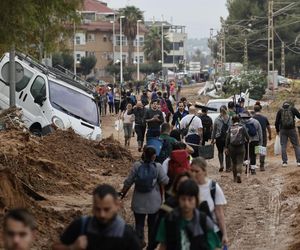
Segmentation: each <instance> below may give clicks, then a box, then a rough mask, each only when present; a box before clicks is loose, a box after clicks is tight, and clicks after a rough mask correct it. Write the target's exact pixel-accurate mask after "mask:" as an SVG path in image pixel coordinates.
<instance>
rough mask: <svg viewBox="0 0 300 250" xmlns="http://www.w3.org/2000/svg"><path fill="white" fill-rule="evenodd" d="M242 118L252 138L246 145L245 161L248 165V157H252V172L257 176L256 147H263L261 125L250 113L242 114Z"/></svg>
mask: <svg viewBox="0 0 300 250" xmlns="http://www.w3.org/2000/svg"><path fill="white" fill-rule="evenodd" d="M240 117H241V118H242V121H241V122H242V124H243V125H244V126H245V128H246V130H247V133H248V135H249V137H250V140H249V143H246V144H245V147H246V153H245V161H246V165H248V164H249V163H248V161H249V159H248V155H249V157H250V171H251V174H252V175H255V174H256V154H255V147H256V146H261V145H262V143H263V135H262V129H261V126H260V123H259V122H258V121H257V120H256V119H253V118H252V117H251V115H250V113H249V112H248V111H244V113H241V114H240Z"/></svg>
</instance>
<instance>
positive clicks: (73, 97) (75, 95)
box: [49, 81, 99, 126]
mask: <svg viewBox="0 0 300 250" xmlns="http://www.w3.org/2000/svg"><path fill="white" fill-rule="evenodd" d="M49 95H50V102H51V104H52V106H53V107H54V108H56V109H58V110H60V111H62V112H64V113H67V114H68V115H71V116H74V117H76V118H78V119H81V120H83V121H85V122H88V123H90V124H92V125H95V126H99V116H98V107H97V104H96V102H95V101H94V100H93V99H92V98H90V97H88V96H86V95H83V94H81V93H80V92H77V91H75V90H73V89H70V88H68V87H65V86H63V85H60V84H58V83H56V82H53V81H49Z"/></svg>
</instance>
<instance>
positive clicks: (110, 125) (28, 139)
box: [0, 85, 300, 250]
mask: <svg viewBox="0 0 300 250" xmlns="http://www.w3.org/2000/svg"><path fill="white" fill-rule="evenodd" d="M199 87H200V86H199V85H196V86H193V87H188V88H185V89H184V90H183V95H185V96H187V97H188V99H189V100H191V101H193V102H194V101H196V100H197V101H203V102H204V100H201V99H200V100H198V97H197V96H196V92H197V91H198V89H199ZM115 120H116V116H110V115H108V116H106V117H102V129H103V131H104V137H109V139H107V140H105V141H104V142H103V143H101V144H97V143H91V142H88V141H86V140H83V139H81V138H80V137H78V136H76V135H75V134H74V133H72V132H71V131H69V132H59V131H58V132H57V133H55V134H53V135H50V136H48V137H44V138H41V139H40V138H35V137H32V136H30V135H29V134H27V133H23V131H20V130H9V131H6V132H0V149H1V150H0V159H1V161H0V218H2V215H3V214H4V212H5V210H6V209H9V208H11V207H15V206H25V207H29V208H30V209H31V210H32V211H33V213H34V214H35V215H36V217H37V219H38V225H39V230H38V234H39V237H38V238H37V239H38V240H37V242H36V247H35V249H50V246H51V243H52V242H53V241H55V240H56V239H57V237H58V235H59V233H60V232H61V231H62V230H63V228H64V227H65V226H66V225H67V224H68V223H69V222H70V221H71V220H72V219H73V218H75V217H76V216H80V215H81V214H82V213H85V214H86V213H90V211H91V192H92V190H93V188H94V187H95V185H97V184H100V183H110V184H112V185H113V186H115V187H116V188H117V189H118V190H119V189H120V188H121V187H122V183H123V180H124V178H125V177H126V175H127V174H128V172H129V171H130V167H131V164H132V162H133V161H134V159H138V158H139V157H140V153H138V151H137V145H136V142H135V140H136V137H134V138H132V145H131V147H130V149H129V150H130V152H131V154H130V152H128V151H127V150H125V149H123V148H122V147H121V146H120V145H119V144H118V143H117V142H116V141H114V140H113V139H112V137H110V136H111V135H113V137H114V139H119V140H120V142H121V144H122V143H123V133H122V132H120V133H118V132H117V131H115V129H114V122H115ZM272 147H273V142H270V147H269V156H268V157H267V169H266V172H259V171H258V172H257V175H255V176H249V177H248V178H247V177H246V175H243V183H242V184H236V183H233V181H232V175H231V174H230V173H222V174H220V173H219V172H218V164H217V161H216V160H212V161H210V162H209V164H210V167H209V176H210V177H211V178H213V179H216V180H217V181H218V182H219V183H220V185H221V186H222V188H223V190H224V193H225V196H226V199H227V202H228V205H227V207H226V222H227V228H228V235H229V241H230V244H229V249H233V250H248V249H249V250H250V249H251V250H253V249H255V250H259V249H266V250H268V249H270V250H271V249H272V250H298V249H300V196H299V194H300V184H299V179H300V168H297V167H296V163H295V159H294V155H293V152H292V149H291V148H289V154H290V161H289V162H290V166H289V167H288V168H286V169H283V168H282V167H281V160H280V157H275V156H274V155H273V150H272ZM131 155H132V156H131ZM24 185H25V186H24ZM26 187H27V188H29V190H31V191H35V192H37V193H38V194H39V195H41V196H42V197H43V198H45V200H42V201H38V200H36V199H34V198H36V197H35V196H34V195H33V194H32V193H30V192H28V190H27V192H25V191H26V190H25V189H26ZM131 194H132V191H131V192H130V193H129V195H128V196H127V197H126V199H124V200H123V204H122V211H121V213H122V215H123V216H124V217H125V219H126V220H127V221H128V222H129V223H133V217H132V213H131V210H130V197H131ZM0 247H1V244H0Z"/></svg>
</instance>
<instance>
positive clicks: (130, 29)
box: [120, 6, 144, 65]
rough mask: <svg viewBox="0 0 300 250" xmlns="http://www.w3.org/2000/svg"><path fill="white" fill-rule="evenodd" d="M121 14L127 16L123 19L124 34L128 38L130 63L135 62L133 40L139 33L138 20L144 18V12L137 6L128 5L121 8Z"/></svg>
mask: <svg viewBox="0 0 300 250" xmlns="http://www.w3.org/2000/svg"><path fill="white" fill-rule="evenodd" d="M120 16H125V18H124V19H123V20H122V26H123V27H122V28H123V29H124V35H125V36H126V37H127V39H128V59H129V65H132V64H133V61H134V60H133V56H132V55H133V48H134V47H133V42H134V40H135V38H136V35H137V21H138V20H143V19H144V17H143V12H142V11H141V10H140V9H139V8H137V7H135V6H126V7H125V8H123V9H120Z"/></svg>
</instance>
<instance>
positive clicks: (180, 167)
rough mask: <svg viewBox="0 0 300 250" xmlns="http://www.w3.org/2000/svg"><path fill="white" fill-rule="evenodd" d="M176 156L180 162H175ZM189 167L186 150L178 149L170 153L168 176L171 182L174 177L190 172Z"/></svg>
mask: <svg viewBox="0 0 300 250" xmlns="http://www.w3.org/2000/svg"><path fill="white" fill-rule="evenodd" d="M177 156H178V158H181V160H182V161H178V160H176V158H177ZM190 167H191V166H190V159H189V154H188V152H187V151H186V150H184V149H179V150H173V151H172V153H171V156H170V161H169V167H168V176H169V178H170V179H171V180H174V179H175V177H176V175H178V174H180V173H184V172H186V171H188V170H190Z"/></svg>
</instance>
